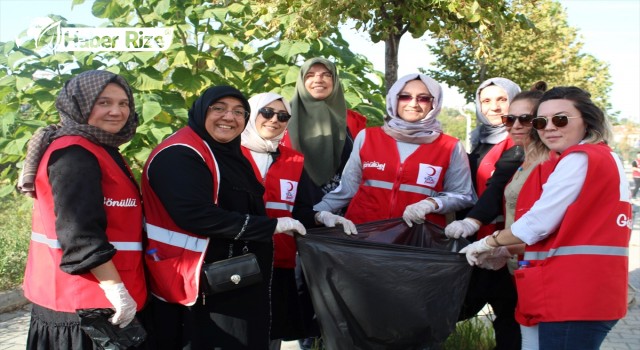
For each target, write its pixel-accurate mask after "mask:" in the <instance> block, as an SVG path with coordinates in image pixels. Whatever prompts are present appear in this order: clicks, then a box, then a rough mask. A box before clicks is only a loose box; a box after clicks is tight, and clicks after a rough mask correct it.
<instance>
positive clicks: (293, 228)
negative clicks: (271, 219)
mask: <svg viewBox="0 0 640 350" xmlns="http://www.w3.org/2000/svg"><path fill="white" fill-rule="evenodd" d="M280 232H282V233H286V234H288V235H290V236H293V232H297V233H299V234H301V235H303V236H304V235H306V234H307V230H306V229H305V228H304V226H303V225H302V223H300V221H298V220H296V219H292V218H286V217H285V218H278V224H277V225H276V231H275V232H274V233H280Z"/></svg>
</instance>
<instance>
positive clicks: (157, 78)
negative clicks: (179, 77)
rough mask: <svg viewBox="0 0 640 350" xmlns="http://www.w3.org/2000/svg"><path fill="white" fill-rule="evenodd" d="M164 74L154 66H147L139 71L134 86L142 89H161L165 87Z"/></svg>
mask: <svg viewBox="0 0 640 350" xmlns="http://www.w3.org/2000/svg"><path fill="white" fill-rule="evenodd" d="M163 80H164V79H163V78H162V74H161V73H160V72H158V71H157V70H156V69H154V68H153V67H145V68H142V69H140V72H138V78H137V79H136V81H135V83H134V86H135V87H136V88H138V89H139V90H142V91H149V90H161V89H162V88H163V87H164V81H163Z"/></svg>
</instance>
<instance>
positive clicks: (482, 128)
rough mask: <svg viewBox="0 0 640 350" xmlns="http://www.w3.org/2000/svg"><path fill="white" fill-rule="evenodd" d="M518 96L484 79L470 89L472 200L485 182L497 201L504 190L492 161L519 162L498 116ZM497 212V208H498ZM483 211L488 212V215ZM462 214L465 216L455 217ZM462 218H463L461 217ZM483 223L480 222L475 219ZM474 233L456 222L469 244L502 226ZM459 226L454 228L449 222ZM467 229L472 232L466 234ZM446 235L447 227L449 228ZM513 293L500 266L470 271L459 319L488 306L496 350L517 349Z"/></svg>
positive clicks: (514, 89)
mask: <svg viewBox="0 0 640 350" xmlns="http://www.w3.org/2000/svg"><path fill="white" fill-rule="evenodd" d="M519 92H520V87H519V86H518V85H517V84H516V83H514V82H513V81H511V80H509V79H505V78H490V79H487V80H485V81H483V82H482V83H481V84H480V86H478V89H477V90H476V100H475V104H476V120H477V127H476V128H475V129H474V130H473V131H472V132H471V152H469V166H470V167H471V174H472V175H473V184H474V186H475V189H476V193H477V194H478V196H484V195H485V194H484V193H485V190H486V189H487V186H488V183H489V181H491V183H492V191H490V192H492V193H491V194H490V195H492V196H494V199H495V198H499V199H502V193H503V190H504V186H505V185H506V184H507V181H508V180H509V178H508V177H504V176H503V177H502V178H497V177H496V178H494V177H493V175H494V172H495V171H496V168H497V164H498V162H499V163H500V167H501V168H503V169H505V170H506V171H507V172H509V171H511V172H512V173H513V172H515V170H516V169H517V168H518V166H520V164H521V163H522V153H521V152H519V149H518V148H516V147H515V145H514V143H513V141H512V140H511V138H509V137H508V132H507V129H506V127H505V126H504V124H503V123H502V116H504V115H506V114H507V113H508V110H509V105H510V104H511V101H513V98H514V97H515V96H516V94H518V93H519ZM499 209H500V211H501V209H502V208H501V207H499ZM494 210H496V207H495V206H482V207H480V206H478V207H476V210H474V211H475V212H476V213H477V214H479V216H480V217H481V218H486V217H490V216H491V214H490V212H493V211H494ZM488 212H489V213H488ZM459 214H465V213H459ZM461 216H464V215H461ZM481 221H484V220H481ZM489 221H490V223H489V224H487V225H483V226H481V227H480V228H479V229H477V231H478V232H477V233H476V234H475V235H472V232H473V229H475V225H473V224H471V223H470V222H469V220H467V221H464V220H463V221H461V222H460V223H463V224H467V225H466V227H465V228H466V230H465V232H463V233H462V234H461V236H462V237H470V238H469V239H470V240H472V241H473V240H476V239H481V238H483V237H485V236H487V235H489V234H491V232H493V231H495V230H496V228H503V227H504V216H502V215H500V216H498V217H497V218H496V220H493V219H491V220H489ZM454 225H456V226H457V225H459V224H454ZM469 228H472V229H471V230H469ZM449 231H451V229H450V230H449ZM516 300H517V294H516V290H515V286H514V285H513V279H512V277H511V275H510V274H509V272H508V271H507V269H506V268H504V269H500V270H497V271H492V270H484V269H474V270H473V273H472V275H471V281H470V282H469V289H467V296H466V298H465V301H464V304H463V306H462V311H461V314H460V319H467V318H470V317H474V316H475V315H477V314H478V312H479V311H480V310H481V309H482V308H483V307H484V306H485V305H486V304H487V303H488V304H489V305H491V307H492V309H493V312H494V314H495V316H496V317H495V319H494V321H493V329H494V331H495V334H496V337H495V338H496V350H519V349H520V343H521V339H520V327H519V325H518V323H517V322H516V320H515V318H514V317H513V310H514V309H515V307H516Z"/></svg>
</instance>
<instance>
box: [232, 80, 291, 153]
mask: <svg viewBox="0 0 640 350" xmlns="http://www.w3.org/2000/svg"><path fill="white" fill-rule="evenodd" d="M276 100H280V101H282V103H283V104H284V108H285V109H286V110H287V112H288V113H289V114H291V106H290V105H289V102H287V100H285V99H284V97H282V96H280V95H278V94H276V93H273V92H265V93H262V94H257V95H255V96H253V97H251V98H250V99H249V106H251V114H250V115H249V121H248V122H247V127H246V128H245V129H244V131H243V132H242V135H241V137H242V145H243V146H245V147H247V148H248V149H250V150H252V151H254V152H260V153H272V152H275V151H276V150H277V149H278V142H280V139H282V137H283V136H284V130H285V129H283V130H282V133H280V135H278V136H276V137H274V138H272V139H271V140H265V139H263V138H262V137H261V136H260V134H259V133H258V129H257V128H256V118H257V117H258V111H259V110H260V108H262V107H264V106H266V105H268V104H269V103H271V102H273V101H276Z"/></svg>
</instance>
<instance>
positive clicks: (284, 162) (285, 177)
mask: <svg viewBox="0 0 640 350" xmlns="http://www.w3.org/2000/svg"><path fill="white" fill-rule="evenodd" d="M278 150H279V151H280V155H279V156H278V158H277V159H276V161H275V162H273V164H271V166H270V167H269V169H268V170H267V173H266V177H265V178H264V179H263V178H262V175H260V170H259V169H258V166H257V165H256V163H255V161H254V160H253V156H252V155H251V151H250V150H249V149H248V148H246V147H242V153H243V154H244V156H245V157H246V158H247V159H248V160H249V162H250V163H251V166H252V167H253V172H254V173H255V174H256V178H257V179H259V180H261V182H262V184H263V185H264V187H265V192H264V197H263V198H264V204H265V207H266V209H267V215H268V216H269V217H270V218H282V217H289V218H290V217H291V212H292V211H293V206H294V204H295V200H296V193H297V191H298V182H299V181H300V175H301V174H302V168H303V166H304V156H303V155H302V153H300V152H297V151H294V150H293V149H291V148H289V147H284V146H280V147H278ZM273 250H274V253H273V266H274V267H277V268H283V269H293V268H295V267H296V250H297V248H296V240H295V238H293V237H292V236H290V235H287V234H285V233H276V234H275V235H274V236H273Z"/></svg>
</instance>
